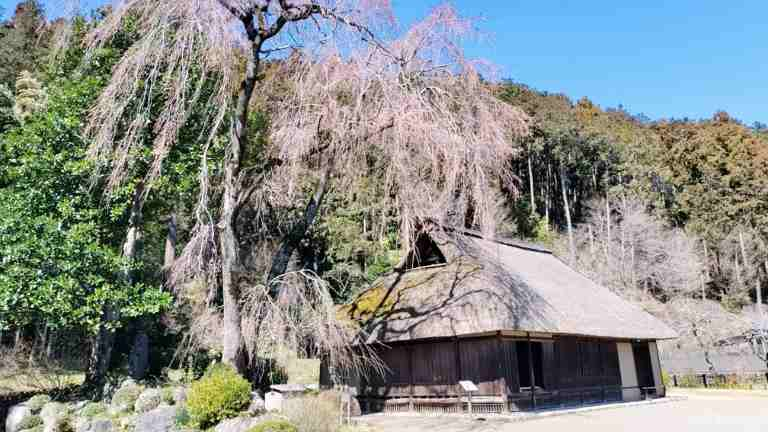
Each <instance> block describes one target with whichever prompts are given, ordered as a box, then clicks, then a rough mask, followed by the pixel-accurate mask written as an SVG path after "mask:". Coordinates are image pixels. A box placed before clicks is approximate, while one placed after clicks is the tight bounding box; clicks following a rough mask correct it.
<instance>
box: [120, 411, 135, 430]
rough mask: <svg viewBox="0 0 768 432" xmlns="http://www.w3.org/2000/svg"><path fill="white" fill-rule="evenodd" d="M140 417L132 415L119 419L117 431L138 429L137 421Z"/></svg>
mask: <svg viewBox="0 0 768 432" xmlns="http://www.w3.org/2000/svg"><path fill="white" fill-rule="evenodd" d="M138 417H139V416H138V415H130V416H125V417H120V418H118V419H117V420H116V421H117V429H118V430H121V431H124V430H133V429H134V428H135V427H136V420H137V419H138Z"/></svg>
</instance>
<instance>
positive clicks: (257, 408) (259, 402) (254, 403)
mask: <svg viewBox="0 0 768 432" xmlns="http://www.w3.org/2000/svg"><path fill="white" fill-rule="evenodd" d="M266 411H267V408H266V405H265V404H264V398H263V397H261V394H260V393H259V392H252V393H251V404H250V405H248V414H250V415H253V416H255V415H259V414H263V413H264V412H266Z"/></svg>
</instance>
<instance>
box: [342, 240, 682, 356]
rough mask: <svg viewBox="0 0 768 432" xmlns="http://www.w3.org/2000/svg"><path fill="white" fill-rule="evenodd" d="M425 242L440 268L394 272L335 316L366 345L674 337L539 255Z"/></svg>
mask: <svg viewBox="0 0 768 432" xmlns="http://www.w3.org/2000/svg"><path fill="white" fill-rule="evenodd" d="M431 235H432V238H433V240H435V243H436V244H438V246H439V247H440V249H441V250H442V252H443V253H444V254H445V256H446V258H447V260H448V262H447V264H445V265H438V266H430V267H425V268H416V269H413V270H409V271H402V270H401V271H396V272H393V273H391V274H389V275H386V276H385V277H382V278H381V279H379V280H377V281H376V282H375V283H374V284H373V285H372V286H371V287H370V288H369V289H368V290H366V291H364V292H363V293H361V294H360V295H359V296H358V297H357V298H356V299H355V300H354V301H353V302H351V303H350V304H348V305H345V306H343V307H341V308H340V310H339V313H340V315H342V316H344V317H345V318H346V319H350V320H352V321H354V322H356V323H358V324H359V325H360V326H361V327H362V328H363V329H364V330H366V331H367V332H368V333H369V335H370V336H369V338H368V342H394V341H402V340H412V339H424V338H437V337H453V336H462V335H472V334H486V333H490V332H496V331H529V332H543V333H555V334H570V335H583V336H596V337H610V338H621V339H667V338H674V337H676V334H675V333H674V331H672V330H671V329H670V328H669V327H667V326H666V325H665V324H664V323H662V322H661V321H659V320H658V319H656V318H654V317H653V316H651V315H650V314H648V313H647V312H645V311H643V310H642V309H640V308H639V307H637V306H635V305H632V304H630V303H628V302H626V301H625V300H623V299H621V298H619V297H618V296H617V295H615V294H613V293H611V292H610V291H609V290H608V289H607V288H605V287H602V286H599V285H597V284H595V283H594V282H592V281H591V280H589V279H588V278H586V277H585V276H584V275H582V274H581V273H579V272H577V271H576V270H574V269H572V268H571V267H569V266H568V265H566V264H565V263H563V262H562V261H560V260H559V259H558V258H557V257H555V256H554V255H552V254H551V253H550V252H548V251H546V250H544V249H539V248H532V247H529V246H526V245H517V244H515V243H510V242H498V241H492V240H485V239H482V238H480V237H479V236H475V235H466V233H446V232H443V231H436V232H433V233H432V234H431Z"/></svg>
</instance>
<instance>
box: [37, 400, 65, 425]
mask: <svg viewBox="0 0 768 432" xmlns="http://www.w3.org/2000/svg"><path fill="white" fill-rule="evenodd" d="M68 411H69V410H68V409H67V406H66V405H65V404H63V403H61V402H48V403H47V404H45V405H44V406H43V409H42V410H40V418H42V419H43V425H44V427H45V430H46V432H48V431H50V432H56V428H54V425H55V424H56V423H57V422H58V421H59V420H60V419H61V418H63V417H66V415H67V414H68Z"/></svg>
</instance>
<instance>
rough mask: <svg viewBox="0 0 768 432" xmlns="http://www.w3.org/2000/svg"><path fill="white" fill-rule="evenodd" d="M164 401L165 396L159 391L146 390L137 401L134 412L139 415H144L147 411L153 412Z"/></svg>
mask: <svg viewBox="0 0 768 432" xmlns="http://www.w3.org/2000/svg"><path fill="white" fill-rule="evenodd" d="M162 401H163V395H162V393H161V392H160V390H158V389H153V388H152V389H146V390H144V391H143V392H141V394H140V395H139V397H138V398H137V399H136V402H135V403H134V410H135V411H136V412H137V413H144V412H147V411H152V410H153V409H155V408H157V407H158V406H159V405H160V402H162Z"/></svg>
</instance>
